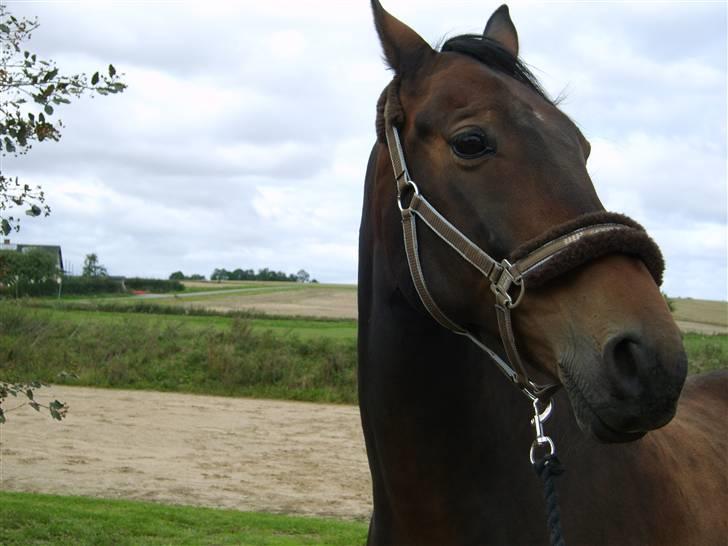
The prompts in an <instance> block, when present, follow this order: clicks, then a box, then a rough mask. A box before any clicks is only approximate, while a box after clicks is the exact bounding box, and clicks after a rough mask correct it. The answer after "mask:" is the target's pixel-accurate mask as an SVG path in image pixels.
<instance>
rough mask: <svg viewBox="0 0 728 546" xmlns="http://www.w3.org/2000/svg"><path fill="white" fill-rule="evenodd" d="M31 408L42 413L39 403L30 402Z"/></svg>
mask: <svg viewBox="0 0 728 546" xmlns="http://www.w3.org/2000/svg"><path fill="white" fill-rule="evenodd" d="M30 407H31V408H33V409H34V410H35V411H40V404H39V403H38V402H30Z"/></svg>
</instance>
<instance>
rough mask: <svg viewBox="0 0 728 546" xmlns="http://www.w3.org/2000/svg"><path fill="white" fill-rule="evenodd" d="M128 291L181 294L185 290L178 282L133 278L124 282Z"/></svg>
mask: <svg viewBox="0 0 728 546" xmlns="http://www.w3.org/2000/svg"><path fill="white" fill-rule="evenodd" d="M124 283H125V284H126V288H127V289H128V290H144V291H145V292H154V293H157V294H163V293H166V292H181V291H182V290H184V289H185V287H184V285H183V284H182V283H181V282H179V281H178V280H173V279H170V280H165V279H142V278H139V277H134V278H131V279H126V280H125V281H124Z"/></svg>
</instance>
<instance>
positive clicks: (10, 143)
mask: <svg viewBox="0 0 728 546" xmlns="http://www.w3.org/2000/svg"><path fill="white" fill-rule="evenodd" d="M4 140H5V149H6V150H7V151H8V152H11V153H12V152H14V151H15V144H13V141H12V140H10V138H8V137H5V139H4ZM6 235H7V233H6Z"/></svg>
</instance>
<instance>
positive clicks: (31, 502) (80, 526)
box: [0, 492, 367, 546]
mask: <svg viewBox="0 0 728 546" xmlns="http://www.w3.org/2000/svg"><path fill="white" fill-rule="evenodd" d="M0 507H1V508H0V543H2V544H4V545H8V546H10V545H23V546H26V545H28V546H30V545H41V544H75V545H86V544H88V545H91V544H94V545H97V544H114V545H117V546H121V545H130V546H131V545H134V546H137V545H139V546H143V545H162V544H190V545H198V544H199V545H203V544H215V545H218V544H219V545H223V544H242V545H251V546H252V545H256V546H257V545H261V546H263V545H265V546H304V545H317V546H319V545H331V546H353V545H357V544H364V542H365V540H366V532H367V526H366V524H364V523H361V522H350V521H337V520H333V519H324V518H311V517H291V516H283V515H273V514H260V513H251V512H237V511H234V510H218V509H212V508H197V507H189V506H170V505H163V504H156V503H147V502H136V501H120V500H100V499H89V498H82V497H62V496H55V495H38V494H30V493H6V492H0Z"/></svg>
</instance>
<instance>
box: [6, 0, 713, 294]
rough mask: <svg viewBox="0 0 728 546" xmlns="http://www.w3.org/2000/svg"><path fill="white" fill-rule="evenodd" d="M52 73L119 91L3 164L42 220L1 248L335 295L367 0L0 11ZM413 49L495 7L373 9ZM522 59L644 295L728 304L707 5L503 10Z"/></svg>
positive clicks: (353, 204) (364, 123)
mask: <svg viewBox="0 0 728 546" xmlns="http://www.w3.org/2000/svg"><path fill="white" fill-rule="evenodd" d="M8 4H9V8H10V10H11V11H12V12H13V13H14V14H15V15H23V16H27V17H31V16H37V17H38V19H39V21H40V23H41V28H40V29H39V30H38V31H37V32H36V33H35V35H34V36H33V39H32V42H31V43H30V44H29V47H28V48H29V49H31V50H32V51H34V52H36V53H38V54H39V56H42V57H45V58H49V59H53V60H55V61H56V62H57V63H58V66H59V67H60V68H61V70H62V71H64V72H66V73H70V72H80V71H83V72H87V73H92V72H94V71H95V70H98V69H102V68H105V67H106V66H107V65H108V63H113V64H114V65H115V66H116V68H117V70H118V71H119V72H122V73H124V81H125V82H126V83H128V85H129V89H128V90H127V91H126V92H125V93H124V94H122V95H119V96H111V97H101V98H96V99H88V98H86V99H83V100H80V101H77V102H76V103H74V104H72V105H70V106H66V107H65V108H59V109H57V114H59V115H60V117H61V119H62V120H63V122H64V124H65V125H66V126H67V127H66V130H65V132H64V136H63V138H62V140H61V142H59V143H49V144H41V145H37V146H36V147H35V148H34V149H33V150H32V151H31V152H30V154H29V155H27V156H24V157H21V158H18V159H14V158H9V157H6V158H3V159H2V170H3V172H4V173H5V174H12V175H18V176H20V177H21V178H22V179H23V180H24V181H26V182H29V183H33V184H36V183H37V184H42V185H43V187H44V189H45V190H46V193H47V195H48V200H49V203H50V205H51V206H52V208H53V213H52V215H51V216H50V217H49V218H45V219H26V220H25V221H24V223H23V226H22V229H21V232H20V233H19V234H17V235H13V241H14V242H18V243H42V244H60V245H62V248H63V253H64V258H65V260H66V262H67V264H68V265H70V267H71V268H72V269H73V270H74V271H75V272H79V271H80V269H81V265H82V263H83V258H84V256H85V254H87V253H90V252H95V253H97V254H98V255H99V258H100V261H101V262H102V263H103V264H104V265H106V266H107V268H108V269H109V271H110V273H112V274H118V275H127V276H130V275H141V276H157V277H167V276H168V275H169V274H170V273H171V272H173V271H175V270H182V271H184V272H185V273H187V274H190V273H201V274H204V275H209V274H210V273H211V272H212V270H213V269H214V268H215V267H226V268H228V269H234V268H237V267H242V268H243V269H247V268H253V269H259V268H262V267H269V268H272V269H277V270H283V271H286V272H288V273H295V272H296V271H298V270H299V269H301V268H303V269H306V270H307V271H308V272H309V273H311V274H312V276H313V277H315V278H317V279H318V280H319V281H322V282H342V283H344V282H345V283H348V282H354V281H355V280H356V268H357V249H356V247H357V232H358V226H359V214H360V210H361V196H362V186H363V178H364V171H365V168H366V160H367V157H368V154H369V151H370V149H371V145H372V143H373V141H374V115H375V103H376V100H377V97H378V95H379V92H380V91H381V89H382V88H383V87H384V86H385V85H386V83H387V82H388V80H389V78H390V74H389V73H388V72H387V71H386V70H385V67H384V65H383V63H382V61H381V54H380V49H379V44H378V42H377V39H376V35H375V32H374V30H373V26H372V22H371V15H370V12H369V7H368V2H367V1H366V0H357V1H352V0H347V1H334V0H330V1H326V2H324V1H310V0H306V1H305V2H304V1H300V0H292V1H288V0H287V1H283V0H269V1H265V2H261V1H239V2H232V1H228V2H223V1H211V0H208V1H206V2H161V1H159V2H151V1H136V2H128V1H127V2H122V1H116V2H102V1H93V2H68V1H65V2H60V1H45V2H30V1H24V2H8ZM384 5H385V7H386V8H387V9H388V10H389V11H390V12H392V13H393V14H394V15H396V16H397V17H399V18H401V19H402V20H403V21H405V22H407V23H408V24H409V25H410V26H412V27H413V28H414V29H416V30H417V31H418V32H419V33H420V34H421V35H422V36H423V37H424V38H425V39H426V40H427V41H429V42H430V43H432V44H435V43H438V42H439V41H440V40H441V38H442V37H443V36H446V35H453V34H459V33H462V32H480V31H481V30H482V28H483V25H484V24H485V21H486V20H487V18H488V16H489V15H490V13H491V12H492V11H493V10H494V9H495V8H496V7H497V6H498V3H497V2H486V1H477V2H475V1H460V0H448V1H444V0H443V1H424V0H423V1H418V2H414V1H404V0H390V1H385V2H384ZM510 8H511V15H512V17H513V19H514V21H515V23H516V26H517V28H518V31H519V35H520V40H521V53H522V56H523V58H524V59H525V60H526V62H527V63H529V64H530V65H531V66H532V67H533V68H534V71H535V73H536V74H537V76H538V77H539V78H541V80H542V82H543V83H544V85H545V87H546V89H547V90H548V91H549V93H550V94H551V95H552V96H556V95H559V94H560V93H562V92H565V94H566V97H567V98H566V100H565V101H564V102H563V103H562V108H563V109H564V110H565V111H566V112H567V113H568V114H569V115H570V116H571V117H572V118H573V119H574V120H575V121H577V123H578V124H579V125H580V126H581V127H582V129H583V131H584V133H585V134H586V135H587V137H588V138H589V139H590V141H591V142H592V156H591V158H590V160H589V168H590V173H591V175H592V178H593V180H594V182H595V184H596V186H597V191H598V193H599V195H600V197H601V199H602V201H603V203H604V204H605V206H606V207H607V208H608V209H610V210H615V211H620V212H625V213H627V214H629V215H630V216H633V217H634V218H635V219H637V220H639V221H640V222H642V223H643V224H644V225H646V227H647V228H648V230H649V231H650V232H651V234H652V235H653V236H654V237H655V239H656V240H657V242H658V243H659V244H660V245H661V247H662V249H663V252H664V253H665V256H666V260H667V267H668V268H667V273H666V281H665V285H664V290H665V291H666V292H667V293H668V294H670V295H674V296H692V297H699V298H711V299H723V300H725V299H728V288H727V283H728V280H727V279H728V267H727V264H726V261H727V260H726V245H727V242H726V206H727V197H726V3H725V2H723V1H719V2H614V1H607V2H520V1H514V2H511V3H510Z"/></svg>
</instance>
